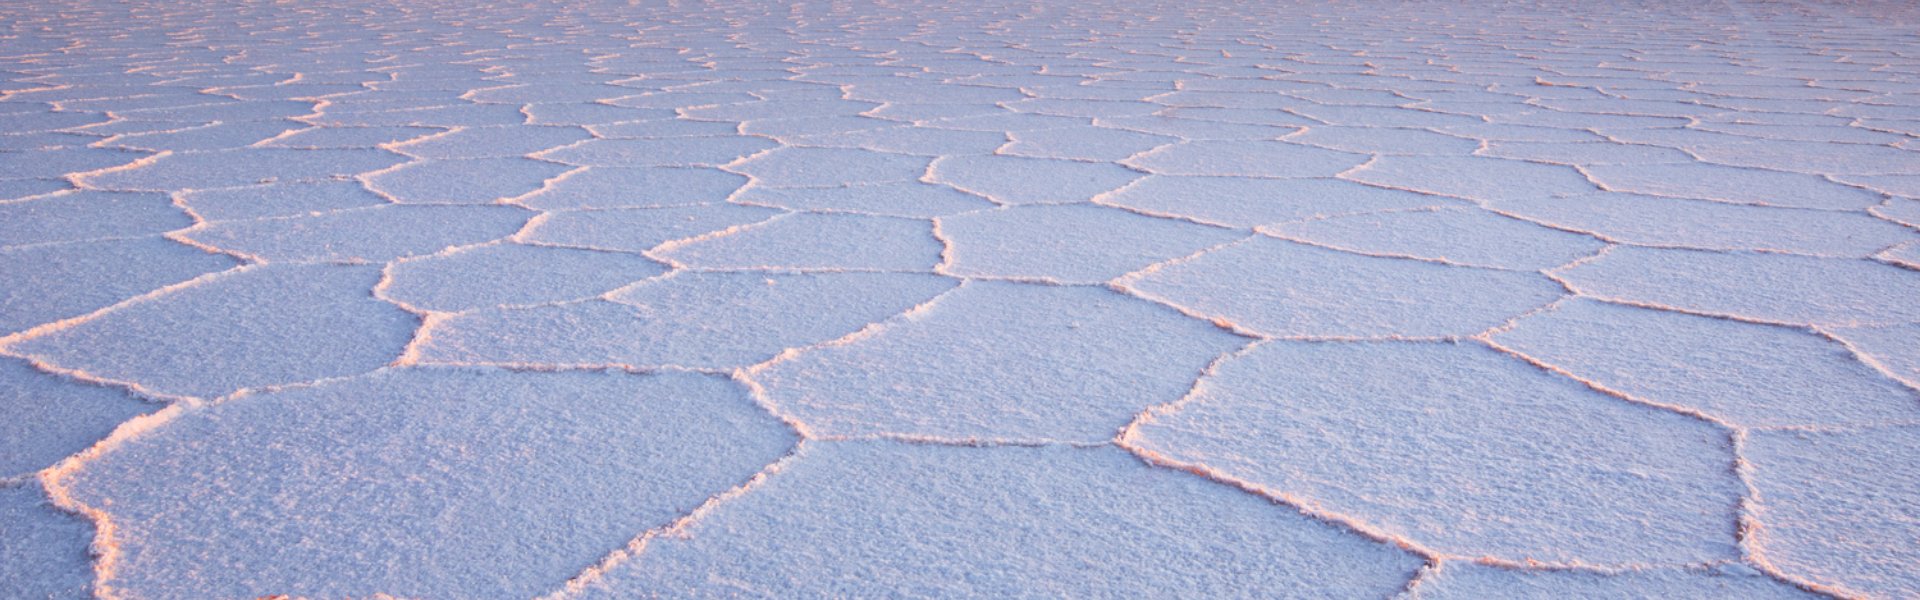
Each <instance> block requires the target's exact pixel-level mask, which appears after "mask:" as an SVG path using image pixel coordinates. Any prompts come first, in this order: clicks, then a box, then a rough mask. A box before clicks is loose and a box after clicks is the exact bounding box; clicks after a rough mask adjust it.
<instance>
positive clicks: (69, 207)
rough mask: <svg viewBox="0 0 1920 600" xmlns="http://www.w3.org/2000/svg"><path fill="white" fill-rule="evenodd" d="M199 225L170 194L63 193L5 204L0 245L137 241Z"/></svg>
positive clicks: (0, 208)
mask: <svg viewBox="0 0 1920 600" xmlns="http://www.w3.org/2000/svg"><path fill="white" fill-rule="evenodd" d="M191 225H193V217H190V216H188V215H187V213H185V212H182V211H181V210H180V208H179V207H176V206H174V205H173V199H172V198H169V197H168V196H167V195H166V194H154V193H139V192H98V191H90V190H82V191H74V192H67V193H57V194H53V195H49V196H44V197H41V198H37V199H33V200H27V201H24V202H10V203H4V204H0V246H21V245H26V244H45V243H51V242H71V241H78V240H89V239H100V238H117V237H133V236H140V235H153V234H158V233H164V232H167V231H172V230H175V229H180V228H182V227H188V226H191Z"/></svg>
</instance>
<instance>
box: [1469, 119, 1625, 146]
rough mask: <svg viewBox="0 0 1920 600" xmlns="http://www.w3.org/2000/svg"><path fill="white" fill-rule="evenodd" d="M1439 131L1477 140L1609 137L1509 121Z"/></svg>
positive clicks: (1602, 138) (1564, 139)
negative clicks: (1515, 123)
mask: <svg viewBox="0 0 1920 600" xmlns="http://www.w3.org/2000/svg"><path fill="white" fill-rule="evenodd" d="M1438 131H1444V132H1446V133H1450V134H1454V135H1459V136H1465V137H1470V138H1474V139H1477V140H1486V141H1489V142H1493V141H1509V142H1602V141H1606V140H1607V138H1605V137H1602V136H1601V135H1600V134H1597V133H1594V132H1591V131H1586V130H1581V129H1562V128H1559V127H1539V126H1534V125H1514V124H1508V123H1472V124H1461V125H1448V126H1446V127H1441V128H1438Z"/></svg>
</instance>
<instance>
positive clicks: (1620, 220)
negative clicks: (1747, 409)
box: [1488, 192, 1917, 258]
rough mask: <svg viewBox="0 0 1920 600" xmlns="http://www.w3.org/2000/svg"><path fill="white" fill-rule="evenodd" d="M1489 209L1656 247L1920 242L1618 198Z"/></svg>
mask: <svg viewBox="0 0 1920 600" xmlns="http://www.w3.org/2000/svg"><path fill="white" fill-rule="evenodd" d="M1488 205H1489V206H1491V207H1492V208H1494V209H1496V210H1499V211H1501V212H1504V213H1509V214H1514V215H1519V216H1522V217H1525V218H1527V219H1530V220H1534V221H1539V222H1542V223H1546V224H1549V225H1551V226H1553V227H1558V228H1563V229H1571V230H1577V231H1588V232H1592V233H1594V234H1596V235H1599V236H1602V237H1605V238H1606V239H1609V240H1613V241H1617V242H1624V243H1629V244H1643V245H1651V246H1675V247H1686V248H1701V249H1707V250H1762V251H1771V252H1790V253H1800V254H1816V255H1825V256H1840V257H1854V258H1864V257H1867V256H1870V255H1872V254H1873V253H1875V252H1879V251H1880V250H1881V249H1883V248H1886V247H1887V246H1890V245H1893V244H1897V243H1900V242H1902V241H1905V240H1911V239H1916V237H1917V235H1916V234H1915V232H1913V231H1912V230H1909V229H1907V228H1904V227H1901V226H1899V225H1896V224H1893V223H1888V222H1886V221H1882V220H1879V219H1875V218H1873V217H1872V216H1869V215H1864V214H1860V213H1851V212H1835V211H1827V210H1796V209H1787V208H1775V207H1764V206H1739V205H1733V204H1726V203H1721V202H1709V201H1699V200H1685V199H1679V198H1660V197H1655V196H1642V195H1639V194H1622V193H1616V192H1601V193H1596V194H1584V195H1579V196H1568V197H1564V198H1524V199H1514V200H1501V201H1496V202H1490V203H1488Z"/></svg>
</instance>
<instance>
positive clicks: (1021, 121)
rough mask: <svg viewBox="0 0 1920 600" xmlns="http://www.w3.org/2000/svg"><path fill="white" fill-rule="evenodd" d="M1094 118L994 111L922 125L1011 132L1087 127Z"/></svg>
mask: <svg viewBox="0 0 1920 600" xmlns="http://www.w3.org/2000/svg"><path fill="white" fill-rule="evenodd" d="M1092 122H1093V120H1092V119H1089V118H1085V117H1062V116H1054V115H1042V114H1036V113H1011V112H1005V113H993V114H986V115H974V116H965V117H955V118H950V119H933V120H928V121H926V122H925V123H922V124H921V126H922V127H932V128H935V129H954V130H959V131H985V132H992V133H1011V132H1015V131H1038V130H1041V129H1060V128H1064V127H1085V126H1087V125H1089V124H1092Z"/></svg>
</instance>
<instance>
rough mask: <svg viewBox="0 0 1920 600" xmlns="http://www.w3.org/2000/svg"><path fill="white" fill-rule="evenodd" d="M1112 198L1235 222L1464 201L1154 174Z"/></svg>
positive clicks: (1323, 185)
mask: <svg viewBox="0 0 1920 600" xmlns="http://www.w3.org/2000/svg"><path fill="white" fill-rule="evenodd" d="M1099 203H1101V204H1111V205H1114V206H1122V207H1126V208H1131V209H1135V210H1139V211H1142V212H1147V213H1152V214H1163V215H1175V216H1181V217H1186V218H1189V219H1194V220H1198V221H1204V222H1207V223H1214V224H1219V225H1228V226H1232V227H1257V226H1260V225H1266V224H1270V223H1280V222H1286V221H1297V220H1302V219H1312V218H1319V217H1327V216H1333V215H1340V214H1349V213H1362V212H1372V211H1385V210H1407V209H1418V208H1434V207H1440V206H1461V205H1463V203H1462V202H1460V201H1458V200H1453V199H1450V198H1443V197H1440V196H1430V195H1426V194H1418V193H1414V192H1408V191H1403V190H1392V189H1387V188H1380V187H1373V186H1369V185H1361V184H1358V183H1354V182H1351V181H1342V180H1339V179H1246V178H1240V177H1169V176H1165V175H1152V176H1148V177H1146V178H1144V179H1141V180H1140V181H1138V182H1136V183H1134V184H1133V185H1129V186H1127V187H1125V188H1122V189H1120V190H1119V191H1116V192H1113V193H1111V194H1107V195H1105V196H1102V197H1101V198H1100V201H1099Z"/></svg>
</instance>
